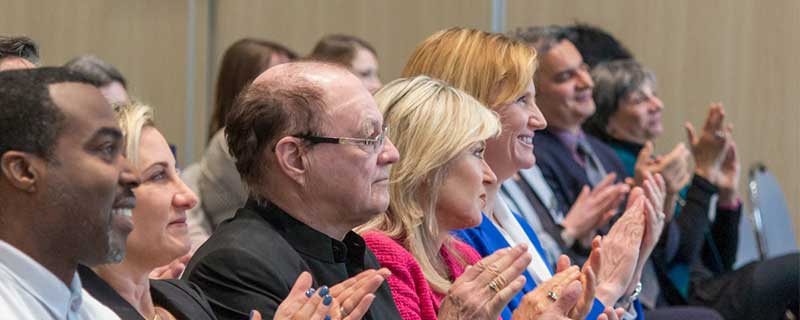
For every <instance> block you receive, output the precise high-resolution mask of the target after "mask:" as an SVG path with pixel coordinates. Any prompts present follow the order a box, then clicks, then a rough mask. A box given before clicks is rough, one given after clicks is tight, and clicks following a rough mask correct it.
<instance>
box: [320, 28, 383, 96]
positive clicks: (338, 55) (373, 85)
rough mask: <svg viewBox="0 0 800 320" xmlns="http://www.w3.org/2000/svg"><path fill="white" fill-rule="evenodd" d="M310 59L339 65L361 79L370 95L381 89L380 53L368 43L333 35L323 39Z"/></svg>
mask: <svg viewBox="0 0 800 320" xmlns="http://www.w3.org/2000/svg"><path fill="white" fill-rule="evenodd" d="M308 58H309V59H312V60H319V61H327V62H332V63H337V64H340V65H343V66H345V67H346V68H347V69H350V71H351V72H353V74H355V75H356V76H358V78H359V79H361V82H363V83H364V86H365V87H366V88H367V90H369V92H370V93H375V91H377V90H378V89H380V88H381V85H382V84H381V79H380V78H378V53H377V52H376V51H375V49H374V48H373V47H372V45H370V44H369V43H368V42H366V41H364V40H362V39H359V38H356V37H354V36H349V35H343V34H331V35H327V36H324V37H322V39H320V40H319V42H317V45H315V46H314V50H312V51H311V54H310V55H309V56H308Z"/></svg>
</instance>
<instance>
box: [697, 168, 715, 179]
mask: <svg viewBox="0 0 800 320" xmlns="http://www.w3.org/2000/svg"><path fill="white" fill-rule="evenodd" d="M694 174H696V175H698V176H701V177H703V178H704V179H706V180H708V181H711V169H709V168H706V167H702V166H697V167H696V168H694Z"/></svg>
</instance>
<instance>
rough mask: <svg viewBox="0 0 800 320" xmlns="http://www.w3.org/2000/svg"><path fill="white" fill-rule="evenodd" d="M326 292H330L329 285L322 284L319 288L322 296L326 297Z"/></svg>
mask: <svg viewBox="0 0 800 320" xmlns="http://www.w3.org/2000/svg"><path fill="white" fill-rule="evenodd" d="M326 294H328V286H322V287H321V288H319V296H320V297H324V296H325V295H326Z"/></svg>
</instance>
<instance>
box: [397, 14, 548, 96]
mask: <svg viewBox="0 0 800 320" xmlns="http://www.w3.org/2000/svg"><path fill="white" fill-rule="evenodd" d="M535 71H536V51H535V50H534V49H532V48H530V47H528V46H527V45H525V44H524V43H522V42H520V41H517V40H514V39H511V38H509V37H508V36H506V35H503V34H500V33H489V32H485V31H480V30H475V29H467V28H461V27H455V28H450V29H447V30H442V31H439V32H437V33H434V34H433V35H431V36H430V37H428V38H427V39H425V40H424V41H423V42H422V43H420V44H419V46H417V48H416V49H415V50H414V53H413V54H411V58H409V60H408V63H406V66H405V68H404V69H403V77H413V76H417V75H426V76H430V77H432V78H436V79H441V80H443V81H445V82H447V83H449V84H450V85H452V86H454V87H456V88H458V89H461V90H463V91H465V92H467V93H469V94H470V95H472V96H473V97H475V99H478V101H480V102H481V103H483V104H485V105H486V106H488V107H490V108H492V109H494V108H496V107H498V106H499V105H501V104H504V103H508V102H511V101H513V100H514V99H516V98H517V97H518V96H519V95H521V94H522V93H523V92H524V91H525V89H526V88H527V86H528V83H529V82H530V81H531V80H533V74H534V72H535Z"/></svg>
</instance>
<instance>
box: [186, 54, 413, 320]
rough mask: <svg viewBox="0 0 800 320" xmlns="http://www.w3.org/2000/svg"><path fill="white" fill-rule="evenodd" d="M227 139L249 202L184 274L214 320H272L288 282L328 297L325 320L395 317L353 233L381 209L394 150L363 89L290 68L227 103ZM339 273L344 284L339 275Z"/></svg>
mask: <svg viewBox="0 0 800 320" xmlns="http://www.w3.org/2000/svg"><path fill="white" fill-rule="evenodd" d="M227 120H228V121H227V124H226V128H225V133H226V136H227V142H228V146H229V148H230V152H231V155H233V157H234V158H235V159H236V168H237V170H238V171H239V174H240V175H241V176H242V180H243V181H244V182H245V184H246V185H247V187H248V189H249V191H250V199H249V200H248V202H247V204H246V205H245V207H244V208H242V209H240V210H239V211H238V212H237V213H236V216H235V217H234V218H233V219H231V220H229V221H227V222H226V223H223V224H222V225H221V226H220V227H219V228H218V229H217V230H216V231H215V233H214V234H213V235H212V236H211V238H209V240H208V241H207V242H206V243H205V244H204V245H203V246H202V247H200V249H199V250H198V251H197V253H195V255H194V257H193V258H192V261H191V262H190V263H189V265H188V267H187V269H186V273H185V275H184V278H186V279H188V280H189V281H191V282H193V283H195V284H197V285H199V286H200V287H201V288H202V289H203V290H204V291H205V293H206V294H207V295H208V296H209V297H210V301H211V305H212V307H213V308H214V311H215V313H216V314H217V316H218V317H219V318H220V319H243V318H245V317H246V316H247V314H248V313H249V312H250V310H251V309H258V310H259V311H261V313H262V314H263V315H264V318H265V319H271V318H272V316H273V314H274V313H275V310H276V309H277V306H278V305H279V304H280V303H281V301H283V299H284V298H285V297H286V296H287V295H288V294H289V291H290V289H291V287H292V283H293V282H294V280H295V279H296V278H297V276H298V275H299V274H300V273H301V272H303V271H308V272H310V273H311V275H312V276H313V278H314V283H315V287H316V286H330V288H327V287H323V288H321V289H319V290H318V291H317V293H313V292H310V291H309V292H308V294H309V295H311V294H320V295H321V296H324V295H326V294H327V295H330V296H332V297H333V299H332V300H333V303H334V304H333V305H332V307H331V313H330V316H332V317H334V318H339V317H341V318H343V319H360V318H361V317H362V316H363V318H364V319H378V318H379V319H400V315H399V313H398V311H397V308H396V307H395V305H394V302H393V299H392V296H391V292H390V290H389V288H388V286H387V285H385V284H384V281H383V280H384V277H386V276H388V274H387V271H386V270H385V269H382V270H376V269H378V268H380V265H379V264H378V261H377V260H376V258H375V256H374V255H373V254H372V253H371V252H370V251H369V249H367V248H366V246H365V245H364V240H363V239H362V238H361V237H360V236H358V235H357V234H355V233H354V232H352V231H351V230H352V229H353V228H354V227H356V226H358V225H360V224H362V223H364V222H366V221H367V220H369V219H370V218H372V217H373V216H375V215H377V214H379V213H380V212H383V211H384V210H386V208H387V206H388V205H389V191H388V184H389V181H388V177H389V165H390V164H392V163H394V162H396V161H397V160H398V158H399V155H398V151H397V149H396V148H395V147H394V145H392V143H391V142H390V141H389V140H388V139H386V138H385V135H386V132H387V129H388V128H386V127H385V126H384V125H383V117H382V115H381V113H380V111H378V108H377V106H376V104H375V101H374V100H373V98H372V96H371V95H370V93H369V92H368V91H367V90H366V89H364V86H363V85H361V82H360V81H359V80H358V78H356V77H355V76H353V75H352V74H351V73H350V72H348V71H347V70H346V69H343V68H341V67H338V66H335V65H330V64H324V63H318V62H298V63H288V64H283V65H280V66H276V67H273V68H270V69H269V70H267V71H265V72H264V73H263V74H261V75H260V76H259V77H258V78H256V80H255V81H254V82H253V84H252V85H251V86H250V87H249V88H247V89H246V91H245V92H244V93H243V94H242V95H241V96H240V97H239V98H238V99H237V101H236V102H235V105H234V110H233V111H232V113H231V114H230V115H229V117H228V119H227ZM348 278H350V279H349V280H348Z"/></svg>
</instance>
